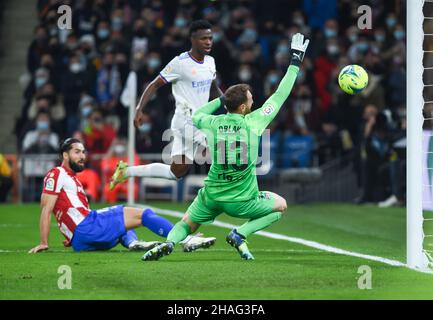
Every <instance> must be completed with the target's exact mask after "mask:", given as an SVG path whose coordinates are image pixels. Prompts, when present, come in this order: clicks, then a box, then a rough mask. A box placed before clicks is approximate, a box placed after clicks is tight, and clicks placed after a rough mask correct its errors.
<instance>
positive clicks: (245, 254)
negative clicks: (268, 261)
mask: <svg viewBox="0 0 433 320" xmlns="http://www.w3.org/2000/svg"><path fill="white" fill-rule="evenodd" d="M226 241H227V243H228V244H229V245H231V246H232V247H234V248H236V250H238V252H239V254H240V256H241V258H242V259H244V260H254V256H253V255H252V254H251V252H250V250H249V249H248V246H247V241H246V240H245V238H244V237H243V236H242V235H240V234H239V233H237V231H236V229H233V230H232V231H231V232H230V233H229V234H228V236H227V237H226Z"/></svg>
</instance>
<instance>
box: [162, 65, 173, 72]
mask: <svg viewBox="0 0 433 320" xmlns="http://www.w3.org/2000/svg"><path fill="white" fill-rule="evenodd" d="M164 71H165V73H170V72H172V71H173V67H171V66H167V68H165V70H164Z"/></svg>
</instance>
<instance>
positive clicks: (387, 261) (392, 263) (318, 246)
mask: <svg viewBox="0 0 433 320" xmlns="http://www.w3.org/2000/svg"><path fill="white" fill-rule="evenodd" d="M140 207H143V208H151V209H153V210H154V211H155V212H158V213H161V214H164V215H167V216H171V217H177V218H181V217H182V216H183V213H182V212H179V211H173V210H167V209H161V208H156V207H151V206H143V205H140ZM212 225H214V226H218V227H222V228H227V229H233V228H236V227H237V226H235V225H234V224H230V223H225V222H221V221H214V222H213V223H212ZM255 234H257V235H260V236H263V237H266V238H271V239H277V240H285V241H289V242H293V243H298V244H302V245H304V246H307V247H311V248H315V249H319V250H323V251H327V252H332V253H336V254H341V255H346V256H352V257H356V258H361V259H366V260H372V261H378V262H382V263H385V264H388V265H390V266H395V267H406V266H407V265H406V264H405V263H403V262H401V261H397V260H392V259H387V258H383V257H378V256H372V255H368V254H362V253H358V252H353V251H348V250H344V249H340V248H335V247H332V246H328V245H325V244H321V243H318V242H315V241H310V240H305V239H302V238H295V237H288V236H285V235H282V234H278V233H273V232H266V231H258V232H256V233H255Z"/></svg>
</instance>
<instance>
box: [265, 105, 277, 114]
mask: <svg viewBox="0 0 433 320" xmlns="http://www.w3.org/2000/svg"><path fill="white" fill-rule="evenodd" d="M274 110H275V109H274V107H273V106H271V105H268V106H266V107H265V108H264V109H263V114H264V115H265V116H269V115H270V114H271V113H272V112H274Z"/></svg>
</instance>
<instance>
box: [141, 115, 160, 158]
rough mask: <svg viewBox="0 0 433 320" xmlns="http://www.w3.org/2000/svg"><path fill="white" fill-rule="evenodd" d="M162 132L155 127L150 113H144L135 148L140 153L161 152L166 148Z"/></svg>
mask: <svg viewBox="0 0 433 320" xmlns="http://www.w3.org/2000/svg"><path fill="white" fill-rule="evenodd" d="M161 134H162V132H161V130H159V129H158V128H155V126H154V124H153V121H152V118H151V117H150V115H149V114H148V113H147V112H145V113H143V124H142V125H141V126H140V127H139V128H138V130H137V131H136V136H135V150H137V152H138V153H161V150H162V149H163V148H164V143H163V141H162V139H161Z"/></svg>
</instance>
